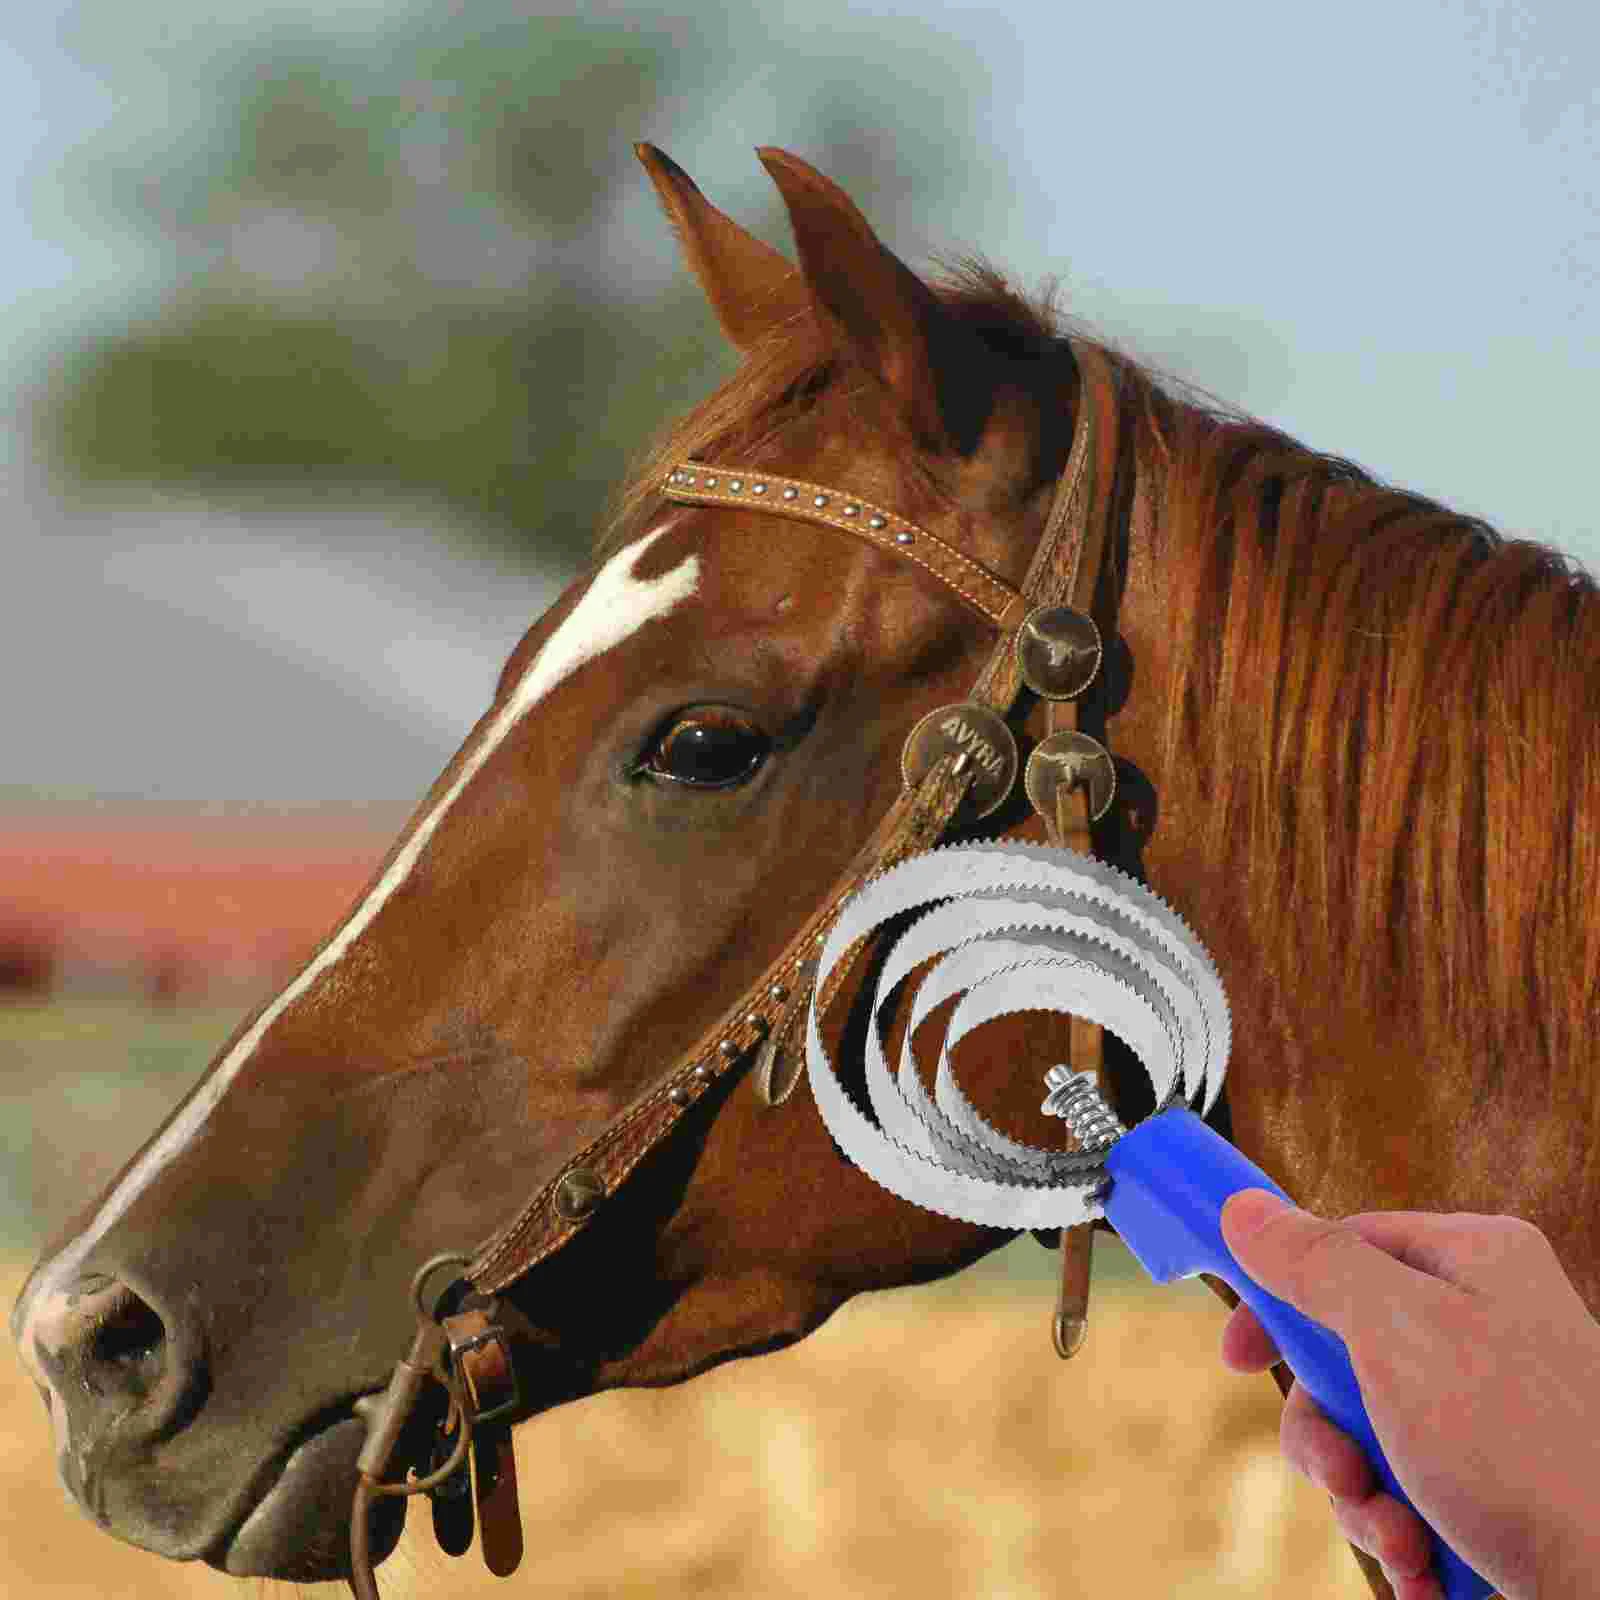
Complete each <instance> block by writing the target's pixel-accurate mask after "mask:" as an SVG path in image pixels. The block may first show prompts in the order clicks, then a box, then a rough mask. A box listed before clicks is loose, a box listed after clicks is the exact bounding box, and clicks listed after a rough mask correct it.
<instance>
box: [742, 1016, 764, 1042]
mask: <svg viewBox="0 0 1600 1600" xmlns="http://www.w3.org/2000/svg"><path fill="white" fill-rule="evenodd" d="M744 1025H745V1027H747V1028H752V1029H754V1030H755V1035H756V1037H757V1038H758V1039H765V1038H766V1036H767V1026H768V1024H767V1019H766V1018H765V1017H764V1016H762V1015H761V1013H760V1012H759V1011H752V1012H751V1013H750V1015H749V1016H748V1017H746V1018H745V1019H744Z"/></svg>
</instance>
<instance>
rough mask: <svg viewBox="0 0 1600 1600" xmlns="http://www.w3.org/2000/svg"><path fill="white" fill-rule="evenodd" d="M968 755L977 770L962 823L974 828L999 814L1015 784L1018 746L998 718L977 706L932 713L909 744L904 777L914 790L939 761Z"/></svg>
mask: <svg viewBox="0 0 1600 1600" xmlns="http://www.w3.org/2000/svg"><path fill="white" fill-rule="evenodd" d="M948 755H964V756H966V757H967V758H968V759H969V760H970V761H971V763H972V765H973V766H974V767H975V768H976V769H977V774H978V775H977V777H976V778H975V779H974V780H973V784H972V787H971V788H970V789H968V790H967V793H966V798H965V799H964V800H963V801H962V802H961V809H960V810H959V811H958V812H957V813H956V817H955V820H957V821H959V822H976V821H977V820H978V818H979V817H986V816H988V815H989V813H990V812H991V811H993V810H995V809H997V808H998V807H999V806H1000V805H1001V804H1002V803H1003V802H1004V801H1005V798H1006V796H1007V795H1008V794H1010V793H1011V786H1012V785H1013V784H1014V783H1015V782H1016V781H1017V767H1018V765H1019V763H1018V760H1017V741H1016V740H1015V739H1014V738H1013V737H1012V735H1011V730H1010V728H1008V727H1007V726H1006V724H1005V721H1004V719H1003V718H1002V717H1000V716H999V714H998V713H996V712H994V711H991V710H990V709H989V707H988V706H982V705H979V704H978V703H977V702H976V701H973V700H962V701H958V702H957V703H956V704H954V705H948V706H940V707H939V709H938V710H937V711H930V712H929V713H928V714H927V716H925V717H924V718H923V719H922V721H921V722H919V723H918V724H917V725H916V727H914V728H913V729H912V730H911V736H910V738H908V739H907V740H906V747H905V750H904V751H903V752H902V753H901V756H900V775H901V777H902V778H903V779H904V780H905V786H906V788H908V789H914V788H916V786H917V785H918V784H919V783H921V782H922V780H923V779H924V778H925V777H926V776H927V775H928V773H929V772H930V771H931V770H932V768H933V765H934V763H935V762H937V761H938V760H939V759H940V757H941V756H948Z"/></svg>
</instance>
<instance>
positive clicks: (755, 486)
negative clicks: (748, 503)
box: [750, 483, 767, 494]
mask: <svg viewBox="0 0 1600 1600" xmlns="http://www.w3.org/2000/svg"><path fill="white" fill-rule="evenodd" d="M766 492H767V486H766V484H764V483H752V484H751V485H750V493H751V494H765V493H766Z"/></svg>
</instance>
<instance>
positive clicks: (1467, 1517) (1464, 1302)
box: [1222, 1189, 1600, 1600]
mask: <svg viewBox="0 0 1600 1600" xmlns="http://www.w3.org/2000/svg"><path fill="white" fill-rule="evenodd" d="M1222 1233H1223V1238H1224V1240H1225V1241H1226V1243H1227V1246H1228V1248H1229V1249H1230V1250H1231V1251H1232V1252H1233V1254H1234V1256H1235V1258H1236V1259H1237V1260H1238V1262H1239V1265H1240V1266H1241V1267H1243V1268H1244V1270H1245V1271H1246V1272H1248V1273H1249V1274H1250V1276H1251V1277H1252V1278H1254V1279H1255V1280H1256V1281H1257V1282H1258V1283H1260V1284H1261V1286H1262V1287H1263V1288H1265V1289H1267V1290H1269V1291H1270V1292H1271V1293H1273V1294H1275V1295H1277V1296H1278V1297H1279V1298H1280V1299H1283V1300H1287V1301H1288V1302H1289V1304H1290V1305H1292V1306H1294V1307H1295V1308H1296V1309H1297V1310H1299V1311H1301V1312H1303V1313H1305V1315H1307V1316H1309V1317H1312V1318H1314V1319H1315V1320H1316V1321H1318V1322H1320V1323H1322V1324H1323V1325H1324V1326H1325V1327H1327V1328H1330V1329H1332V1330H1333V1332H1335V1333H1336V1334H1338V1335H1339V1337H1340V1338H1341V1339H1343V1340H1344V1342H1345V1345H1346V1347H1347V1348H1348V1349H1349V1352H1350V1362H1351V1366H1352V1368H1353V1369H1354V1371H1355V1375H1356V1382H1357V1383H1358V1384H1359V1385H1360V1387H1361V1398H1362V1400H1363V1402H1364V1403H1365V1406H1366V1410H1367V1416H1368V1418H1369V1419H1370V1420H1371V1423H1372V1428H1373V1431H1374V1432H1375V1433H1376V1434H1377V1436H1378V1440H1379V1442H1380V1443H1381V1444H1382V1446H1383V1449H1384V1453H1385V1454H1386V1455H1387V1456H1388V1458H1389V1465H1390V1467H1391V1468H1392V1469H1393V1471H1394V1475H1395V1477H1396V1478H1397V1479H1398V1480H1399V1481H1400V1483H1401V1485H1402V1486H1403V1487H1404V1488H1405V1491H1406V1493H1407V1494H1409V1495H1410V1496H1411V1498H1412V1500H1413V1502H1414V1503H1415V1505H1416V1508H1417V1512H1420V1513H1421V1514H1422V1516H1424V1517H1426V1518H1427V1519H1428V1522H1429V1523H1431V1524H1432V1525H1433V1527H1435V1528H1436V1529H1437V1530H1438V1532H1439V1535H1440V1537H1441V1538H1443V1539H1444V1540H1445V1541H1446V1543H1448V1544H1449V1545H1450V1546H1451V1547H1452V1548H1453V1549H1454V1550H1455V1551H1456V1553H1457V1554H1458V1555H1460V1557H1461V1558H1462V1560H1464V1561H1466V1562H1467V1563H1468V1564H1469V1565H1470V1566H1471V1567H1472V1568H1473V1569H1474V1570H1475V1571H1476V1572H1479V1573H1481V1574H1482V1575H1483V1576H1484V1577H1485V1578H1487V1579H1489V1580H1490V1581H1491V1582H1492V1583H1494V1584H1496V1585H1498V1587H1499V1589H1500V1592H1501V1593H1502V1594H1503V1595H1504V1596H1505V1597H1506V1600H1535V1597H1538V1600H1555V1597H1558V1596H1559V1597H1561V1600H1568V1597H1572V1600H1577V1597H1579V1596H1583V1595H1600V1324H1597V1323H1596V1321H1595V1319H1594V1318H1593V1317H1592V1316H1591V1315H1590V1314H1589V1311H1588V1309H1587V1307H1585V1305H1584V1303H1583V1301H1582V1300H1581V1299H1580V1298H1579V1297H1578V1293H1577V1290H1576V1289H1574V1288H1573V1286H1572V1283H1571V1280H1570V1279H1568V1277H1567V1276H1566V1274H1565V1272H1563V1270H1562V1268H1561V1264H1560V1262H1559V1261H1558V1260H1557V1259H1556V1255H1555V1251H1554V1250H1552V1249H1551V1247H1550V1243H1549V1241H1548V1240H1547V1239H1546V1238H1545V1236H1544V1235H1543V1234H1542V1233H1541V1232H1540V1231H1539V1230H1538V1229H1537V1228H1536V1227H1534V1226H1533V1225H1532V1224H1531V1223H1527V1222H1523V1221H1522V1220H1520V1219H1519V1218H1516V1217H1493V1216H1476V1215H1473V1214H1470V1213H1465V1212H1461V1213H1455V1214H1452V1215H1437V1214H1434V1213H1431V1212H1423V1211H1388V1212H1363V1213H1361V1214H1360V1215H1358V1216H1353V1217H1346V1218H1344V1219H1343V1220H1342V1221H1338V1222H1329V1221H1325V1220H1323V1219H1322V1218H1320V1217H1315V1216H1312V1215H1310V1214H1309V1213H1307V1212H1304V1211H1301V1210H1299V1209H1298V1208H1297V1207H1293V1206H1285V1205H1284V1204H1283V1203H1282V1202H1281V1201H1280V1200H1279V1199H1278V1198H1277V1197H1276V1196H1275V1195H1270V1194H1268V1193H1267V1192H1266V1191H1264V1190H1261V1189H1247V1190H1243V1191H1241V1192H1240V1193H1238V1194H1236V1195H1233V1196H1232V1197H1231V1198H1230V1199H1229V1201H1228V1203H1227V1204H1226V1205H1225V1206H1224V1207H1223V1211H1222ZM1222 1359H1223V1362H1224V1364H1225V1365H1227V1366H1228V1367H1230V1368H1232V1369H1233V1370H1234V1371H1235V1372H1261V1371H1265V1370H1266V1368H1268V1367H1270V1366H1271V1365H1272V1364H1273V1363H1274V1362H1275V1361H1277V1360H1278V1359H1279V1356H1278V1351H1277V1347H1276V1346H1275V1345H1274V1344H1273V1342H1272V1340H1271V1338H1270V1337H1269V1336H1268V1335H1267V1334H1266V1332H1265V1331H1264V1330H1263V1329H1262V1327H1261V1324H1260V1323H1259V1322H1258V1321H1257V1320H1256V1317H1255V1314H1254V1313H1253V1312H1252V1311H1251V1310H1250V1308H1249V1307H1248V1306H1247V1305H1245V1304H1243V1303H1241V1304H1240V1305H1238V1306H1237V1307H1236V1308H1235V1309H1234V1312H1233V1315H1232V1317H1231V1319H1230V1320H1229V1322H1228V1325H1227V1326H1226V1328H1224V1330H1223V1335H1222ZM1280 1439H1281V1443H1282V1448H1283V1454H1284V1456H1285V1458H1286V1459H1287V1460H1288V1461H1289V1463H1290V1464H1291V1465H1292V1466H1294V1467H1295V1468H1296V1469H1297V1470H1298V1471H1300V1472H1302V1473H1304V1474H1305V1475H1306V1476H1307V1477H1308V1478H1310V1479H1311V1480H1312V1481H1313V1482H1314V1483H1317V1484H1319V1485H1320V1486H1321V1487H1322V1488H1323V1489H1325V1490H1326V1491H1327V1492H1328V1494H1329V1495H1330V1496H1331V1497H1332V1500H1333V1507H1334V1513H1335V1516H1336V1517H1337V1518H1338V1522H1339V1527H1340V1530H1341V1531H1342V1532H1343V1534H1344V1535H1345V1537H1346V1538H1347V1539H1349V1540H1350V1542H1351V1543H1352V1544H1355V1545H1357V1546H1359V1548H1361V1549H1362V1550H1365V1551H1366V1552H1367V1553H1368V1554H1369V1555H1371V1556H1373V1557H1375V1558H1376V1559H1377V1560H1378V1561H1380V1562H1382V1564H1383V1568H1384V1575H1385V1576H1386V1577H1387V1578H1388V1579H1389V1583H1390V1586H1391V1587H1392V1588H1393V1589H1394V1592H1395V1597H1396V1600H1439V1597H1440V1595H1441V1593H1442V1591H1441V1590H1440V1588H1439V1585H1438V1581H1437V1579H1436V1578H1434V1577H1433V1576H1432V1574H1431V1571H1430V1570H1429V1567H1428V1562H1429V1559H1430V1554H1431V1551H1430V1546H1429V1541H1428V1537H1427V1528H1426V1526H1425V1525H1424V1523H1423V1522H1422V1520H1421V1518H1419V1516H1418V1515H1417V1514H1416V1513H1414V1512H1412V1511H1411V1510H1410V1509H1409V1508H1408V1507H1406V1506H1405V1505H1403V1504H1402V1503H1401V1502H1400V1501H1398V1500H1396V1499H1394V1498H1393V1497H1392V1496H1390V1495H1388V1494H1385V1493H1383V1492H1382V1490H1381V1489H1379V1488H1378V1486H1377V1482H1376V1479H1375V1478H1374V1476H1373V1473H1372V1469H1371V1467H1370V1466H1369V1465H1368V1463H1367V1458H1366V1456H1365V1455H1364V1454H1363V1452H1362V1451H1361V1449H1360V1447H1359V1446H1358V1445H1357V1444H1356V1443H1355V1441H1354V1440H1353V1439H1351V1438H1350V1436H1349V1435H1348V1434H1346V1433H1345V1432H1343V1430H1342V1429H1340V1428H1337V1427H1335V1426H1334V1424H1333V1423H1331V1422H1330V1421H1329V1420H1328V1419H1327V1418H1326V1417H1325V1416H1324V1415H1323V1414H1322V1412H1321V1410H1320V1409H1319V1408H1318V1406H1317V1404H1316V1402H1315V1401H1313V1400H1312V1399H1311V1398H1310V1397H1309V1396H1308V1395H1307V1394H1306V1392H1305V1391H1304V1389H1303V1388H1302V1387H1301V1386H1300V1385H1299V1384H1296V1385H1295V1386H1294V1388H1292V1389H1291V1390H1290V1391H1289V1397H1288V1399H1287V1401H1286V1402H1285V1404H1284V1410H1283V1423H1282V1427H1281V1430H1280Z"/></svg>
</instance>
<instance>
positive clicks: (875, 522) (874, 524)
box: [867, 517, 883, 528]
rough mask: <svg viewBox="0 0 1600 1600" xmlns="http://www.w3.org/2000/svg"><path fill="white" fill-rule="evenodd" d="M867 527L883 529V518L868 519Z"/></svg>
mask: <svg viewBox="0 0 1600 1600" xmlns="http://www.w3.org/2000/svg"><path fill="white" fill-rule="evenodd" d="M867 526H868V527H869V528H881V527H882V526H883V518H882V517H868V518H867Z"/></svg>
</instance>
